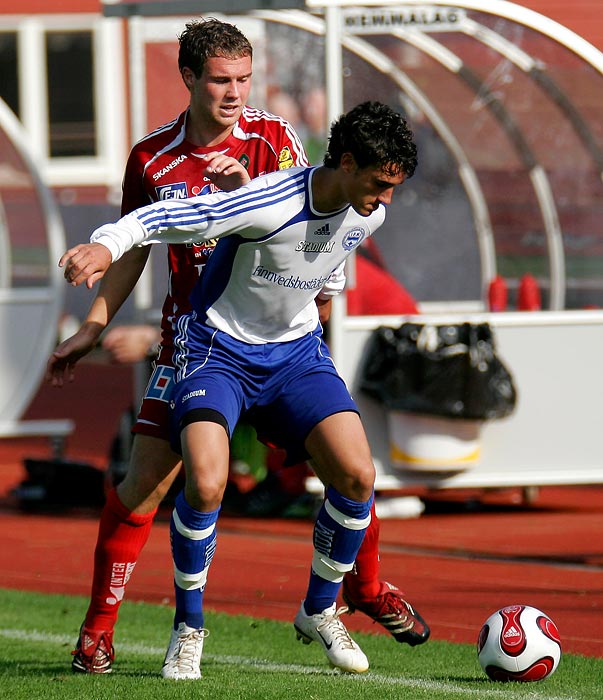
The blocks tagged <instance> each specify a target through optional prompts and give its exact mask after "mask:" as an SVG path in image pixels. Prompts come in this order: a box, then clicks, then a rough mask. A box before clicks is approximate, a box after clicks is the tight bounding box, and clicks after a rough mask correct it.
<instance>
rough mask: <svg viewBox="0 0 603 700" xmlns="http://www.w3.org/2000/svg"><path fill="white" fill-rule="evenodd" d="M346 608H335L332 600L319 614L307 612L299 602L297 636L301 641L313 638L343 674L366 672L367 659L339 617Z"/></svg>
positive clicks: (296, 623) (296, 622) (306, 642)
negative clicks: (330, 604) (307, 613)
mask: <svg viewBox="0 0 603 700" xmlns="http://www.w3.org/2000/svg"><path fill="white" fill-rule="evenodd" d="M347 610H348V609H347V608H346V607H342V608H339V610H337V606H336V605H335V603H333V605H332V606H331V607H330V608H327V609H326V610H323V611H322V612H321V613H317V614H315V615H306V611H305V609H304V604H303V602H302V604H301V606H300V608H299V611H298V613H297V615H296V616H295V621H294V623H293V625H294V627H295V630H296V632H297V638H298V639H301V640H302V641H303V643H304V644H310V642H313V641H314V642H318V643H319V644H321V645H322V648H323V649H324V650H325V654H326V655H327V658H328V659H329V661H330V663H331V666H333V667H334V668H338V669H339V670H341V671H345V672H346V673H364V672H365V671H368V667H369V662H368V659H367V658H366V656H365V654H364V652H363V651H362V649H361V648H360V647H359V646H358V644H356V642H355V641H354V640H353V639H352V638H351V637H350V635H349V633H348V631H347V629H346V627H345V625H344V624H343V622H342V621H341V620H340V619H339V616H340V615H342V614H343V613H345V612H347Z"/></svg>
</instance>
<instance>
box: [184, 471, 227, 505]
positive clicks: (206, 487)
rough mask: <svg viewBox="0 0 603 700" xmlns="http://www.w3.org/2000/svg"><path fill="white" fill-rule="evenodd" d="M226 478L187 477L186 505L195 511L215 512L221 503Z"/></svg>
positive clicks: (213, 475)
mask: <svg viewBox="0 0 603 700" xmlns="http://www.w3.org/2000/svg"><path fill="white" fill-rule="evenodd" d="M225 489H226V478H222V476H221V475H220V474H212V475H210V476H208V475H207V474H204V475H195V474H192V475H188V476H187V478H186V487H185V494H186V500H187V503H188V504H189V505H190V506H191V507H192V508H195V509H196V510H200V511H211V510H215V509H216V508H218V507H219V506H220V504H221V503H222V498H223V497H224V490H225Z"/></svg>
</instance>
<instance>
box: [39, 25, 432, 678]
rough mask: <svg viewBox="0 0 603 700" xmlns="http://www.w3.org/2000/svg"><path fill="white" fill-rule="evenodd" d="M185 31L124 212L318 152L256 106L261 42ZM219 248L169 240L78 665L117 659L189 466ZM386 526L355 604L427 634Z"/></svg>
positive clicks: (104, 297) (371, 534)
mask: <svg viewBox="0 0 603 700" xmlns="http://www.w3.org/2000/svg"><path fill="white" fill-rule="evenodd" d="M179 42H180V50H179V57H178V64H179V68H180V73H181V76H182V79H183V81H184V83H185V85H186V87H187V88H188V90H189V92H190V105H189V108H188V109H187V110H186V111H185V112H183V113H182V114H181V115H180V116H179V117H178V118H177V119H175V120H174V121H173V122H171V123H170V124H167V125H165V126H163V127H160V128H159V129H156V130H155V131H154V132H152V133H151V134H149V135H148V136H146V137H145V138H143V139H142V140H141V141H140V142H139V143H137V144H136V145H135V146H134V148H133V149H132V152H131V154H130V157H129V159H128V163H127V166H126V172H125V176H124V189H123V199H122V215H123V214H126V213H128V212H130V211H132V210H134V209H136V208H138V207H140V206H142V205H145V204H148V203H150V202H152V201H158V200H165V199H172V198H184V197H190V196H194V195H198V194H201V193H204V192H207V191H211V190H213V189H221V190H232V189H235V188H236V187H239V186H240V185H242V184H245V183H246V182H247V181H249V179H251V178H253V177H257V176H259V175H262V174H263V173H267V172H272V171H275V170H278V169H283V168H288V167H291V166H294V165H307V164H308V162H307V158H306V155H305V152H304V149H303V146H302V144H301V142H300V140H299V138H298V136H297V134H296V133H295V131H294V130H293V128H292V127H291V125H290V124H289V123H288V122H286V121H285V120H283V119H281V118H279V117H276V116H274V115H272V114H269V113H267V112H264V111H262V110H257V109H252V108H250V107H247V106H246V101H247V98H248V95H249V91H250V87H251V73H252V67H251V66H252V48H251V45H250V44H249V42H248V40H247V39H246V38H245V36H244V35H243V34H242V33H241V32H240V31H239V30H238V29H237V28H236V27H234V26H233V25H230V24H228V23H225V22H221V21H218V20H214V19H211V20H206V21H200V22H191V23H189V24H187V25H186V29H185V31H184V32H183V33H182V35H181V36H180V37H179ZM212 250H213V246H212V245H211V244H200V245H190V246H178V245H170V246H169V247H168V269H169V282H168V293H167V297H166V300H165V303H164V305H163V310H162V321H161V328H162V338H161V345H160V349H159V354H158V357H157V360H156V363H155V368H154V371H153V373H152V375H151V378H150V380H149V383H148V386H147V389H146V392H145V395H144V397H143V401H142V405H141V409H140V413H139V415H138V419H137V421H136V424H135V426H134V428H133V432H134V441H133V445H132V454H131V459H130V465H129V468H128V472H127V474H126V476H125V478H124V480H123V481H122V482H121V483H120V484H119V485H118V486H117V487H116V488H114V489H112V490H111V491H109V493H108V495H107V501H106V504H105V506H104V508H103V511H102V514H101V519H100V525H99V533H98V539H97V544H96V549H95V557H94V577H93V582H92V593H91V600H90V605H89V608H88V611H87V613H86V618H85V620H84V623H83V624H82V628H81V630H80V636H79V639H78V643H77V646H76V649H75V651H74V652H73V661H72V668H73V670H74V671H76V672H82V673H108V672H110V671H111V667H112V664H113V660H114V649H113V630H114V627H115V623H116V621H117V616H118V611H119V606H120V603H121V601H122V599H123V597H124V594H125V588H126V585H127V583H128V580H129V578H130V575H131V574H132V571H133V569H134V567H135V565H136V562H137V560H138V557H139V555H140V552H141V550H142V548H143V547H144V545H145V543H146V541H147V539H148V536H149V533H150V529H151V525H152V522H153V519H154V517H155V514H156V512H157V509H158V507H159V504H160V503H161V501H162V499H163V497H164V496H165V495H166V493H167V491H168V490H169V488H170V486H171V485H172V483H173V481H174V479H175V478H176V476H177V475H178V473H179V471H180V468H181V458H180V456H179V455H177V454H176V453H174V452H173V451H172V450H171V449H170V446H169V424H168V400H169V392H170V389H171V384H172V382H173V374H174V369H173V364H172V353H173V338H174V332H175V320H176V319H177V318H178V317H179V316H180V315H181V314H183V313H187V312H189V311H190V305H189V295H190V292H191V290H192V288H193V287H194V285H195V283H196V282H197V279H198V277H199V274H200V273H201V270H202V269H203V266H204V264H205V262H206V261H207V259H208V257H209V255H211V253H212ZM148 254H149V247H148V246H146V247H141V248H135V249H133V250H132V251H130V252H129V253H127V254H126V255H125V256H124V257H123V258H122V259H121V260H119V261H118V262H117V263H116V264H114V265H113V266H112V267H111V269H110V270H109V272H108V273H107V274H106V275H105V277H104V278H103V280H102V281H101V286H100V289H99V291H98V293H97V296H96V298H95V300H94V302H93V303H92V306H91V308H90V311H89V312H88V315H87V317H86V319H85V321H84V322H83V324H82V326H81V328H80V329H79V331H78V332H77V333H76V334H75V335H74V336H72V337H71V338H69V339H67V340H66V341H64V342H63V343H61V344H60V345H59V346H58V347H57V349H56V350H55V351H54V353H53V354H52V356H51V357H50V359H49V361H48V368H47V380H48V381H50V382H51V383H52V384H53V385H55V386H61V385H62V383H63V379H64V377H65V375H66V376H67V378H68V379H69V380H71V379H73V376H74V366H75V364H76V362H77V361H78V360H79V359H80V358H81V357H82V356H83V355H85V354H86V353H87V352H89V351H90V350H91V349H92V348H93V347H94V346H95V345H96V343H97V341H98V339H99V337H100V335H101V333H102V331H103V330H104V329H105V328H106V327H107V325H108V324H109V322H110V321H111V319H112V318H113V316H114V315H115V313H116V312H117V310H118V309H119V307H120V306H121V304H122V303H123V302H124V301H125V299H126V298H127V296H128V295H129V293H130V292H131V290H132V289H133V287H134V285H135V284H136V281H137V280H138V278H139V276H140V274H141V273H142V270H143V268H144V265H145V263H146V260H147V257H148ZM340 286H341V280H334V283H333V288H332V289H329V288H327V289H325V290H324V291H323V293H322V294H321V296H320V298H319V304H323V305H324V309H323V310H324V311H326V310H327V309H328V302H329V296H330V294H332V293H336V292H337V291H338V290H339V288H340ZM322 317H323V318H324V317H325V316H324V315H323V316H322ZM373 511H374V508H373ZM378 536H379V523H378V520H377V519H376V517H375V515H374V512H373V518H372V522H371V526H370V528H369V530H368V531H367V534H366V536H365V539H364V542H363V545H362V547H361V550H360V553H359V554H358V557H357V559H356V567H355V571H354V572H353V573H352V572H351V573H350V574H348V575H346V577H345V580H344V596H345V599H346V602H347V604H348V606H349V607H350V609H358V610H361V611H362V612H365V613H366V614H368V615H369V616H370V617H372V618H373V619H375V620H376V621H378V622H380V623H381V624H383V625H384V626H385V627H386V628H387V629H388V630H389V631H390V632H391V633H392V634H393V636H394V637H395V638H396V639H397V641H401V642H407V643H409V644H411V645H413V646H414V645H415V644H421V643H423V642H424V641H426V640H427V638H428V636H429V628H428V627H427V625H426V624H425V622H424V621H423V620H422V618H421V617H420V616H419V615H418V613H417V612H416V611H414V610H413V608H412V607H411V606H410V605H409V604H408V603H407V602H406V601H405V600H404V599H403V598H402V594H401V592H400V591H399V590H398V589H397V588H395V587H394V586H391V585H390V584H387V583H385V582H381V581H379V578H378V567H379V564H378V561H379V557H378ZM183 643H186V640H183Z"/></svg>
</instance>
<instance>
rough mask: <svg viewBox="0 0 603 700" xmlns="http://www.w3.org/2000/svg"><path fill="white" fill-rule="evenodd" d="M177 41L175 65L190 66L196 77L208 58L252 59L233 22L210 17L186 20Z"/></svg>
mask: <svg viewBox="0 0 603 700" xmlns="http://www.w3.org/2000/svg"><path fill="white" fill-rule="evenodd" d="M178 41H179V42H180V50H179V52H178V68H180V70H182V69H183V68H185V67H186V68H190V69H191V70H192V71H193V73H194V74H195V77H197V78H200V77H201V74H202V73H203V68H204V67H205V62H206V61H207V59H208V58H214V57H216V56H220V57H222V58H243V57H244V56H250V57H252V58H253V49H252V47H251V44H250V43H249V40H248V39H247V37H246V36H245V35H244V34H243V33H242V32H241V31H240V30H239V29H237V27H235V26H234V24H228V23H227V22H222V21H220V20H219V19H215V18H213V17H211V18H208V19H203V20H194V21H192V22H188V23H187V24H186V29H185V30H184V31H183V32H182V34H180V36H179V37H178Z"/></svg>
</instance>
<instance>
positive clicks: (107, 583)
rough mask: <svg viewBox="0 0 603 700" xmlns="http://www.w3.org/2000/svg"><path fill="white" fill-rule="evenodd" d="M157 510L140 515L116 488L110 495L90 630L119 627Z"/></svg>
mask: <svg viewBox="0 0 603 700" xmlns="http://www.w3.org/2000/svg"><path fill="white" fill-rule="evenodd" d="M156 512H157V510H154V511H153V512H151V513H147V514H146V515H136V514H135V513H132V512H131V511H130V510H128V509H127V508H126V507H125V506H124V505H123V503H122V502H121V501H120V500H119V496H118V495H117V491H116V490H115V489H114V488H113V489H111V490H110V491H109V493H108V494H107V502H106V503H105V506H104V508H103V510H102V513H101V518H100V523H99V527H98V538H97V540H96V549H95V550H94V575H93V579H92V595H91V598H90V605H89V607H88V612H87V613H86V622H85V625H86V627H88V628H89V629H94V630H112V629H113V628H114V627H115V623H116V622H117V615H118V612H119V606H120V604H121V601H122V599H123V597H124V593H125V587H126V584H127V583H128V580H129V578H130V575H131V574H132V571H133V570H134V567H135V566H136V562H137V560H138V556H139V555H140V552H141V551H142V548H143V547H144V545H145V543H146V541H147V539H148V538H149V533H150V532H151V525H152V524H153V518H154V517H155V513H156Z"/></svg>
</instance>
